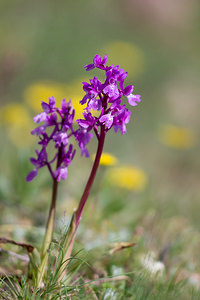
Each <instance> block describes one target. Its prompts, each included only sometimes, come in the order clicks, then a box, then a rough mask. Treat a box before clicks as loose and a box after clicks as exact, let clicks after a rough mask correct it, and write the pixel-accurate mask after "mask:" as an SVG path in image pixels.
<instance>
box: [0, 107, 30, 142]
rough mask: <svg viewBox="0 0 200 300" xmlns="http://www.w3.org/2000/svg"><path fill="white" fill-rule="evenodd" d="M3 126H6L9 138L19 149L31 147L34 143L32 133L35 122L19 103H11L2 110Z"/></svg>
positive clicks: (0, 115) (0, 116)
mask: <svg viewBox="0 0 200 300" xmlns="http://www.w3.org/2000/svg"><path fill="white" fill-rule="evenodd" d="M0 120H1V124H2V125H4V126H5V129H6V132H7V134H8V137H9V138H10V140H11V141H12V142H13V144H14V145H15V146H17V147H20V148H21V147H22V148H24V147H29V146H30V144H32V142H33V136H32V135H31V134H30V131H31V130H32V127H33V121H32V119H31V117H30V114H29V111H28V110H27V109H26V108H25V107H24V106H23V105H21V104H19V103H10V104H7V105H5V106H4V107H2V108H1V111H0Z"/></svg>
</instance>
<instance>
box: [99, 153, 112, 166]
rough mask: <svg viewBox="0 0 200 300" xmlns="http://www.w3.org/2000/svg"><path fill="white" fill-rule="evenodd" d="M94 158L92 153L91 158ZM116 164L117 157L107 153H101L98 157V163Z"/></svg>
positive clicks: (103, 164)
mask: <svg viewBox="0 0 200 300" xmlns="http://www.w3.org/2000/svg"><path fill="white" fill-rule="evenodd" d="M94 159H95V155H93V160H94ZM116 164H117V158H116V157H115V156H114V155H112V154H109V153H106V152H104V153H102V155H101V158H100V165H101V166H114V165H116Z"/></svg>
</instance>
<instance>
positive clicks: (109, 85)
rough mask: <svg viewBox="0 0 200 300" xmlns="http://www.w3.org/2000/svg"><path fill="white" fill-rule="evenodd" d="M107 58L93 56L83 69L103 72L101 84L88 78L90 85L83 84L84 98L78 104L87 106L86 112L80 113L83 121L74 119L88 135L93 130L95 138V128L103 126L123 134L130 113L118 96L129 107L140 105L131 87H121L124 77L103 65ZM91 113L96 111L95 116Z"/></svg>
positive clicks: (119, 70)
mask: <svg viewBox="0 0 200 300" xmlns="http://www.w3.org/2000/svg"><path fill="white" fill-rule="evenodd" d="M106 62H107V56H106V55H105V56H104V58H103V59H101V57H100V56H99V55H96V56H95V57H94V60H93V64H88V65H86V66H85V69H86V71H90V70H92V69H94V68H98V69H101V70H103V71H105V75H106V78H105V81H104V82H103V83H102V82H100V81H99V80H98V78H97V77H96V76H95V77H94V78H93V79H90V83H87V82H83V90H84V91H85V92H86V95H85V96H84V97H83V99H82V100H81V101H80V103H81V104H85V103H87V107H86V111H85V112H84V114H83V117H84V119H79V120H77V122H78V124H79V126H81V127H82V128H85V129H86V130H87V131H88V132H89V131H90V130H91V129H92V128H93V129H94V130H95V133H96V134H97V137H98V135H99V133H98V127H99V126H102V125H104V126H105V130H106V131H108V130H110V129H111V128H112V127H114V130H115V132H117V131H118V130H120V131H121V133H122V134H124V133H126V124H127V123H128V122H129V120H130V115H131V112H130V111H129V110H128V108H127V107H126V104H123V105H122V104H121V102H122V97H123V96H125V97H126V98H127V100H128V103H129V104H130V105H131V106H136V105H137V104H138V102H140V101H141V100H140V95H134V94H133V93H132V92H133V89H134V86H133V85H128V86H126V87H124V80H125V78H126V77H127V75H128V72H125V71H124V70H123V69H119V66H113V65H111V66H106V65H105V64H106ZM91 109H92V110H94V111H95V110H96V111H99V112H100V113H99V116H98V117H96V116H93V115H92V113H91Z"/></svg>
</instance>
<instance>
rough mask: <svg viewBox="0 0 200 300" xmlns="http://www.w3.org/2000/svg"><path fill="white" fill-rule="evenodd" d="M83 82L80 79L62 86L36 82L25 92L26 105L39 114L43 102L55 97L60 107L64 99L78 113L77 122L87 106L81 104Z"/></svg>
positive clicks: (47, 82)
mask: <svg viewBox="0 0 200 300" xmlns="http://www.w3.org/2000/svg"><path fill="white" fill-rule="evenodd" d="M82 81H84V79H82V80H81V79H78V80H75V81H73V82H72V83H71V84H68V85H67V84H60V83H57V82H53V81H52V82H51V81H44V82H36V83H33V84H31V85H30V86H28V87H27V88H26V89H25V91H24V98H25V101H26V103H27V104H28V105H29V106H30V107H31V108H32V109H33V110H34V111H36V112H37V113H38V112H40V111H41V101H45V102H46V101H48V98H49V97H51V96H53V97H54V98H55V99H56V105H57V106H58V107H59V105H60V103H61V101H62V99H64V98H65V99H66V101H69V100H70V99H71V101H72V105H73V107H74V109H75V111H76V114H75V120H77V119H80V118H82V113H83V111H84V110H83V109H84V107H85V106H83V105H81V104H80V103H79V102H80V100H81V99H82V98H83V96H84V91H83V88H82V87H83V85H82Z"/></svg>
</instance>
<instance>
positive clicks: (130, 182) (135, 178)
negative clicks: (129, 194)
mask: <svg viewBox="0 0 200 300" xmlns="http://www.w3.org/2000/svg"><path fill="white" fill-rule="evenodd" d="M107 177H108V181H109V182H110V183H111V184H112V185H116V186H118V187H121V188H124V189H127V190H135V191H140V190H143V189H144V188H145V186H146V183H147V176H146V174H145V173H144V171H143V170H141V169H139V168H137V167H131V166H120V167H115V168H112V169H109V171H108V173H107Z"/></svg>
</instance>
